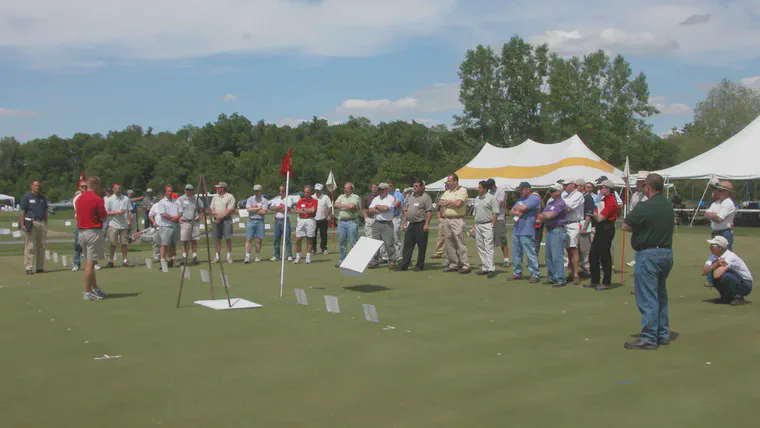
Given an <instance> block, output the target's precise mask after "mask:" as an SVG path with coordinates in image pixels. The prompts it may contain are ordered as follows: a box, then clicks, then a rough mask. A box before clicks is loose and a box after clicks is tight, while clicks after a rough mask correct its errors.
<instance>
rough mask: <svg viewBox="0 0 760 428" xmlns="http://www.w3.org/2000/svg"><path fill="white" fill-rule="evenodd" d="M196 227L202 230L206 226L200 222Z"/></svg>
mask: <svg viewBox="0 0 760 428" xmlns="http://www.w3.org/2000/svg"><path fill="white" fill-rule="evenodd" d="M198 228H199V229H200V230H203V229H205V228H206V225H205V224H202V225H200V226H198Z"/></svg>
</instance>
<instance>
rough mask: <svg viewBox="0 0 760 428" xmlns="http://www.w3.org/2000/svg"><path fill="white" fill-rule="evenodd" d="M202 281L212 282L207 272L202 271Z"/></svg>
mask: <svg viewBox="0 0 760 428" xmlns="http://www.w3.org/2000/svg"><path fill="white" fill-rule="evenodd" d="M201 281H203V282H211V277H210V276H209V275H208V271H207V270H203V269H201Z"/></svg>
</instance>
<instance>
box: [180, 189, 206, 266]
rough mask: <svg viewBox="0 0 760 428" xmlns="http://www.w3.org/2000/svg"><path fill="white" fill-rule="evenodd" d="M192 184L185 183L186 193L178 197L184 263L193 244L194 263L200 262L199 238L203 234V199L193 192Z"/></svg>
mask: <svg viewBox="0 0 760 428" xmlns="http://www.w3.org/2000/svg"><path fill="white" fill-rule="evenodd" d="M194 190H195V189H194V188H193V185H192V184H186V185H185V194H184V195H182V196H180V197H179V199H177V204H178V205H179V215H180V218H179V227H180V233H179V235H180V240H182V263H187V250H188V247H190V246H192V249H193V264H195V265H197V264H198V239H200V236H201V228H200V221H201V215H202V213H203V208H204V205H203V199H199V198H198V197H197V196H195V195H194V194H193V191H194Z"/></svg>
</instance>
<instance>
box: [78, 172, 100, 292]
mask: <svg viewBox="0 0 760 428" xmlns="http://www.w3.org/2000/svg"><path fill="white" fill-rule="evenodd" d="M99 191H100V178H98V177H90V178H89V179H88V180H87V190H86V191H85V192H83V193H82V194H81V195H80V196H79V198H78V199H77V202H76V216H77V227H79V245H80V246H81V247H82V252H83V253H84V256H85V260H86V262H85V267H84V293H82V294H83V296H82V298H83V299H84V300H89V301H92V300H102V299H103V298H104V297H105V293H103V290H101V289H100V288H99V287H98V283H97V281H96V280H95V264H96V263H97V261H98V260H99V259H101V258H103V257H104V254H105V253H104V239H103V222H104V221H105V220H106V217H107V214H106V205H105V202H104V201H103V198H101V197H100V196H98V192H99Z"/></svg>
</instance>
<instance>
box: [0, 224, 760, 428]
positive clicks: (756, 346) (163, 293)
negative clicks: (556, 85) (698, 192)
mask: <svg viewBox="0 0 760 428" xmlns="http://www.w3.org/2000/svg"><path fill="white" fill-rule="evenodd" d="M707 234H708V231H707V229H704V228H693V229H688V228H685V227H681V228H679V233H678V235H677V236H676V239H675V245H676V248H675V260H676V265H675V268H674V270H673V273H672V275H671V279H670V281H669V292H670V315H671V326H672V329H673V331H674V332H676V333H678V335H677V337H675V340H673V342H672V343H671V344H670V345H668V346H663V347H661V348H660V349H659V350H658V351H655V352H647V351H627V350H625V349H623V342H624V341H626V340H632V338H631V336H632V335H635V334H637V333H638V332H639V326H640V325H639V313H638V310H637V309H636V304H635V300H634V297H633V296H631V295H630V291H631V289H632V277H631V275H630V273H631V272H626V274H625V283H624V284H623V286H622V287H619V288H615V289H613V290H610V291H606V292H600V291H595V290H590V289H583V288H581V287H579V286H572V285H571V286H568V287H565V288H562V289H554V288H551V287H550V286H544V285H534V284H529V283H528V282H527V281H520V282H509V281H507V278H508V277H509V275H510V274H511V269H504V268H500V270H499V275H498V276H497V277H496V278H494V279H491V280H489V279H487V278H485V277H479V276H475V275H474V274H470V275H460V274H456V273H449V274H445V273H442V272H441V270H440V260H428V265H427V267H428V270H426V271H424V272H391V271H388V270H387V269H378V270H370V271H367V272H366V273H365V274H364V275H362V276H359V277H348V276H343V275H342V274H340V273H339V272H338V270H337V269H335V267H334V265H335V263H336V261H337V257H336V256H335V255H334V254H331V255H329V256H322V255H317V256H315V257H314V258H313V260H314V263H312V264H310V265H305V264H299V265H293V264H288V265H287V266H286V270H285V297H284V298H282V299H281V298H279V297H278V294H279V274H280V264H279V263H272V262H261V263H256V264H253V263H252V264H243V263H241V262H239V261H237V262H236V263H235V264H233V265H224V270H225V273H226V274H227V275H228V276H229V278H230V283H231V286H232V288H231V290H232V295H233V297H242V298H246V299H248V300H252V301H254V302H257V303H260V304H262V305H263V308H259V309H248V310H233V311H214V310H211V309H207V308H203V307H200V306H197V305H194V304H193V303H192V302H193V301H194V300H199V299H208V298H210V295H209V287H208V284H204V283H202V282H201V280H200V274H199V268H204V269H205V268H207V265H206V266H203V265H201V267H192V268H191V279H189V280H187V281H186V283H185V290H184V294H183V299H182V304H181V307H180V308H179V309H175V303H176V298H177V290H178V287H179V280H180V275H181V271H180V269H170V273H168V274H165V273H161V272H160V269H158V266H157V265H154V267H153V269H152V270H147V269H146V268H145V267H144V266H139V267H135V268H119V267H117V268H113V269H103V270H101V271H99V272H98V273H97V276H98V282H99V284H100V285H101V287H102V288H103V289H104V290H105V291H106V292H107V293H109V295H110V297H109V298H108V299H106V300H104V301H100V302H85V301H82V300H81V289H82V272H81V271H80V272H78V273H74V272H71V271H69V270H68V269H63V268H58V269H55V266H52V264H49V265H48V266H49V268H51V269H52V270H53V272H51V273H48V274H44V275H32V276H26V275H24V274H23V267H22V259H21V256H20V251H21V249H20V247H13V248H14V250H13V252H8V251H6V250H3V255H4V256H3V257H0V269H1V270H2V272H3V274H2V276H1V278H0V286H2V288H0V323H1V324H2V326H3V334H2V339H3V340H2V345H3V351H2V352H0V379H2V382H0V415H2V426H4V427H41V426H108V427H144V426H171V427H175V426H176V427H190V426H193V427H195V426H197V427H207V426H224V427H227V426H230V427H241V426H246V427H247V426H268V427H284V426H308V427H322V426H325V427H327V426H330V427H336V426H337V427H354V426H356V427H359V426H361V427H423V426H440V427H449V426H450V427H464V426H468V427H486V426H489V427H490V426H494V427H503V426H508V427H552V428H556V427H605V428H606V427H641V426H656V427H715V426H727V427H728V426H730V427H754V426H756V425H757V417H756V416H757V411H756V410H755V407H756V403H757V402H758V400H760V388H759V387H758V385H760V371H758V370H757V368H756V365H757V361H758V359H760V342H759V341H758V340H756V337H757V332H758V325H760V314H759V311H758V308H760V303H755V304H750V305H746V306H743V307H730V306H716V305H712V304H708V303H704V302H703V300H704V299H707V298H711V297H715V296H716V295H717V293H715V292H714V291H713V290H710V289H706V288H704V287H703V286H702V279H701V278H700V277H699V276H698V269H699V267H700V266H701V264H702V263H703V262H704V260H705V259H706V257H707V255H708V249H707V244H706V243H705V242H704V241H705V239H706V238H707ZM434 242H435V234H434V233H432V234H431V245H430V248H431V250H432V245H433V244H434ZM467 242H468V244H469V245H470V258H471V260H472V261H473V262H474V264H475V265H476V270H477V265H478V264H479V261H478V259H477V253H476V252H475V249H474V240H472V239H469V238H468V240H467ZM57 245H61V247H60V248H61V249H62V250H61V251H63V250H66V251H69V250H70V247H71V244H53V245H51V248H53V249H56V248H58V247H57ZM234 245H235V248H234V251H235V252H234V254H235V258H236V260H242V253H243V251H242V245H243V242H242V239H236V241H235V242H234ZM0 247H2V246H0ZM264 248H265V250H264V252H263V257H262V258H266V259H268V258H269V257H271V252H272V241H271V237H267V239H266V241H265V247H264ZM330 249H331V250H332V243H330ZM616 249H617V251H618V256H617V257H616V261H615V265H616V266H617V267H618V268H619V267H620V265H621V263H620V250H621V249H622V242H621V241H620V233H618V241H617V244H616ZM130 250H131V254H136V255H138V260H139V261H140V263H141V264H142V263H144V261H143V260H144V258H145V257H147V256H149V252H150V248H149V247H148V246H146V245H141V246H135V247H130ZM736 250H737V252H738V254H739V255H740V256H741V257H743V258H744V259H745V260H746V261H747V263H748V265H749V266H750V269H754V268H755V267H757V266H760V256H758V254H759V253H758V250H760V240H758V238H757V233H756V232H755V231H754V230H745V229H740V230H739V231H738V236H737V238H736ZM200 254H201V255H202V257H201V258H202V259H203V260H205V247H204V250H203V251H201V252H200ZM627 254H630V255H632V252H631V251H630V250H627ZM130 258H131V255H130ZM543 258H544V252H543V251H542V252H541V255H540V260H541V261H542V263H543ZM627 258H628V259H629V260H630V256H628V255H627ZM497 260H499V259H497ZM626 269H630V268H628V267H626ZM218 272H219V269H218V266H214V273H213V275H214V281H215V284H216V288H215V297H216V298H221V297H223V296H224V292H223V289H222V288H221V287H220V283H219V276H218ZM756 272H758V271H757V270H756ZM542 273H543V274H545V269H544V268H543V267H542ZM619 278H620V274H619V273H616V274H615V276H614V282H618V281H619ZM293 288H302V289H304V290H305V291H306V293H307V296H308V299H309V306H306V307H305V306H300V305H297V304H296V298H295V295H294V294H293ZM324 295H334V296H337V297H338V299H339V301H340V307H341V312H342V313H341V314H340V315H336V314H329V313H327V312H326V310H325V304H324ZM754 297H755V296H754V295H750V297H749V299H750V300H753V298H754ZM363 303H371V304H374V305H376V307H377V311H378V315H379V318H380V324H374V323H369V322H367V321H365V320H364V313H363V309H362V304H363ZM388 326H392V327H394V329H387V327H388ZM104 354H107V355H111V356H116V355H120V356H121V358H119V359H110V360H94V358H96V357H102V356H103V355H104ZM708 363H709V364H708Z"/></svg>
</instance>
